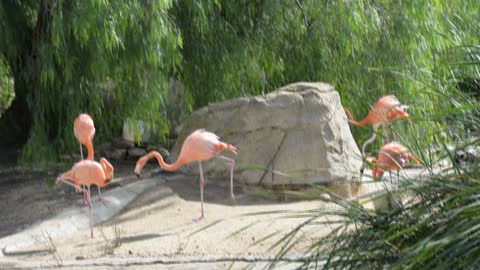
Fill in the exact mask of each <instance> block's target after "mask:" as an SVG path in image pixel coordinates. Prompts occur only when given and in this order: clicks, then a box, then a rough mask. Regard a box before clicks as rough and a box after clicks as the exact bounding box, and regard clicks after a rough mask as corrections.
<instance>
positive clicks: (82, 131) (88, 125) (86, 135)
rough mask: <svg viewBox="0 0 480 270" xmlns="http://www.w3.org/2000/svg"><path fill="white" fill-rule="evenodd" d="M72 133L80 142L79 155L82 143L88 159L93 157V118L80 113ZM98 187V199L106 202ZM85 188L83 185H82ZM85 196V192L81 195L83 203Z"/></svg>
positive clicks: (85, 199)
mask: <svg viewBox="0 0 480 270" xmlns="http://www.w3.org/2000/svg"><path fill="white" fill-rule="evenodd" d="M73 133H74V134H75V138H77V140H78V142H79V143H80V156H81V158H82V159H83V151H82V144H83V145H85V147H87V151H88V155H87V159H88V160H93V159H94V149H93V137H94V136H95V125H94V123H93V119H92V117H91V116H90V115H88V114H86V113H82V114H80V115H79V116H78V117H77V118H76V119H75V121H74V122H73ZM97 187H98V194H99V196H100V198H99V199H98V201H101V202H104V203H105V202H106V200H105V199H104V198H103V197H102V192H101V191H100V186H97ZM84 188H85V187H84ZM80 191H81V190H80V189H77V192H80ZM86 201H87V198H86V197H85V193H84V196H83V203H84V204H86Z"/></svg>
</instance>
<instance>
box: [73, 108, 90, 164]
mask: <svg viewBox="0 0 480 270" xmlns="http://www.w3.org/2000/svg"><path fill="white" fill-rule="evenodd" d="M73 133H74V134H75V137H76V138H77V140H78V142H79V143H80V156H81V157H82V159H83V151H82V144H83V145H85V146H86V147H87V150H88V156H87V159H90V160H93V156H94V150H93V143H92V141H93V136H95V125H94V124H93V119H92V117H90V115H88V114H86V113H82V114H80V115H79V116H78V117H77V118H76V119H75V121H74V122H73Z"/></svg>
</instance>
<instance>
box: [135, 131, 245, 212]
mask: <svg viewBox="0 0 480 270" xmlns="http://www.w3.org/2000/svg"><path fill="white" fill-rule="evenodd" d="M224 150H229V151H231V152H233V153H234V154H235V155H236V154H237V149H236V148H235V147H234V146H233V145H231V144H227V143H224V142H221V141H220V140H219V137H218V136H217V135H215V134H213V133H211V132H208V131H206V130H204V129H198V130H195V131H194V132H192V133H191V134H190V135H188V137H187V138H186V139H185V141H184V142H183V145H182V149H181V150H180V154H179V156H178V159H177V161H175V163H173V164H166V163H165V161H164V160H163V157H162V156H161V155H160V154H159V153H158V152H157V151H151V152H150V153H148V154H146V155H144V156H142V157H140V158H139V159H138V161H137V164H136V167H135V174H136V175H137V176H139V177H140V172H141V171H142V169H143V167H144V166H145V163H146V162H147V161H148V160H149V159H151V158H153V157H155V158H156V159H157V161H158V164H159V165H160V167H162V168H163V169H164V170H166V171H170V172H171V171H175V170H177V169H179V168H180V167H182V166H183V165H185V164H187V163H190V162H193V161H197V162H198V170H199V172H200V201H201V215H200V217H199V218H198V220H202V219H203V218H204V214H203V187H204V185H205V180H204V178H203V170H202V161H204V160H209V159H212V158H214V157H218V158H221V159H223V160H226V161H227V162H230V163H231V167H230V197H231V199H232V203H233V204H235V196H234V194H233V167H234V163H235V161H234V160H233V159H232V158H229V157H225V156H222V155H220V152H222V151H224Z"/></svg>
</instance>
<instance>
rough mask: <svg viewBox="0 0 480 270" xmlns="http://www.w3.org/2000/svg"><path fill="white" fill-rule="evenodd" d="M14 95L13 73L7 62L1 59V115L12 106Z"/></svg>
mask: <svg viewBox="0 0 480 270" xmlns="http://www.w3.org/2000/svg"><path fill="white" fill-rule="evenodd" d="M14 97H15V92H14V91H13V78H12V75H11V73H10V70H9V69H8V66H7V65H6V64H5V62H4V61H3V60H2V59H0V117H1V116H2V114H3V112H5V110H6V109H8V108H9V107H10V104H12V101H13V98H14Z"/></svg>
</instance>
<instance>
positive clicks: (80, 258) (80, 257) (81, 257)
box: [75, 255, 85, 261]
mask: <svg viewBox="0 0 480 270" xmlns="http://www.w3.org/2000/svg"><path fill="white" fill-rule="evenodd" d="M75 260H77V261H80V260H85V257H83V256H81V255H79V256H77V257H75Z"/></svg>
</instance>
